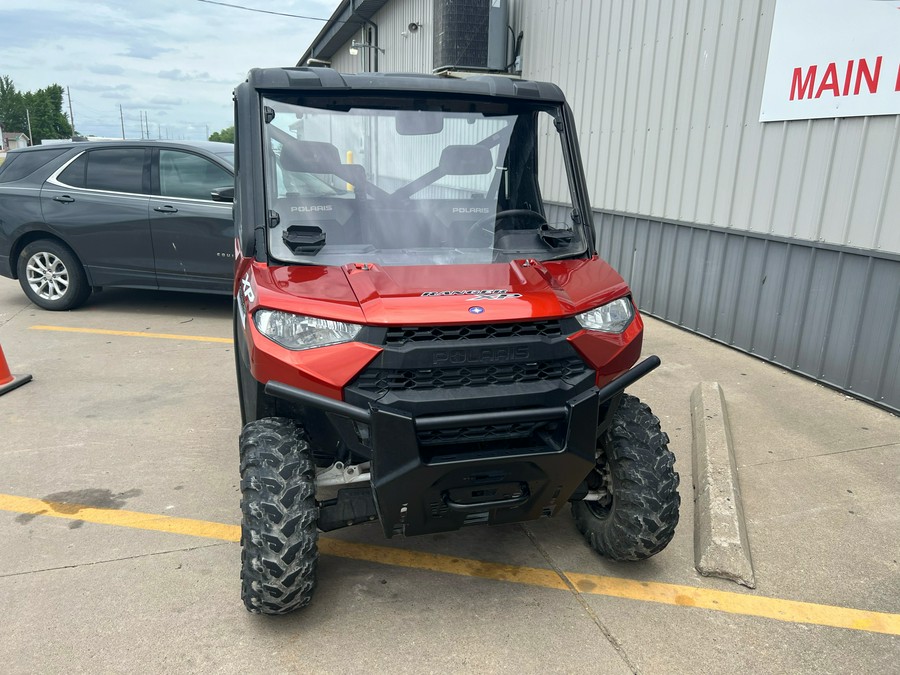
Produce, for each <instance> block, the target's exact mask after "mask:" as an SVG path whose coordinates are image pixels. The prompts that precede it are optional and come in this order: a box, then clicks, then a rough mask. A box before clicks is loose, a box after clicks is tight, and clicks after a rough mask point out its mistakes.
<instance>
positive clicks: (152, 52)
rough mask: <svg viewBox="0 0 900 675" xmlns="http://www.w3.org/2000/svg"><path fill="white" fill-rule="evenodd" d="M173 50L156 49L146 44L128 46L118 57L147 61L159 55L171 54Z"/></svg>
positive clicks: (166, 48) (165, 48)
mask: <svg viewBox="0 0 900 675" xmlns="http://www.w3.org/2000/svg"><path fill="white" fill-rule="evenodd" d="M173 51H175V50H174V49H171V48H169V47H156V46H154V45H148V44H140V45H129V47H128V49H127V50H126V51H124V52H120V53H119V54H118V55H119V56H130V57H132V58H135V59H147V60H148V61H149V60H152V59H155V58H156V57H157V56H159V55H160V54H165V53H166V52H173Z"/></svg>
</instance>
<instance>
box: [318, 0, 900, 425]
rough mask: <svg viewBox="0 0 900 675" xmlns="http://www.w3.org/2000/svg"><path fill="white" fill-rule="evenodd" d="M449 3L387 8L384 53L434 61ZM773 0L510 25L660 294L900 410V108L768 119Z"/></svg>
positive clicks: (772, 353) (344, 67) (614, 224)
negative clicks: (441, 7) (762, 116)
mask: <svg viewBox="0 0 900 675" xmlns="http://www.w3.org/2000/svg"><path fill="white" fill-rule="evenodd" d="M432 7H433V5H432V0H393V1H392V2H389V3H388V4H387V5H386V6H385V7H384V8H383V9H382V10H381V11H380V12H379V14H378V15H377V16H376V17H375V21H376V22H377V23H378V24H379V30H380V34H379V42H380V45H381V46H382V47H384V48H385V49H386V54H385V55H382V56H380V70H383V71H395V72H403V71H407V72H431V68H432V42H431V41H432V35H433V32H432V27H431V17H432ZM774 8H775V0H734V1H733V2H716V1H715V0H672V1H671V2H664V1H663V0H632V1H629V2H625V1H624V0H617V1H611V0H603V1H593V2H583V1H581V0H510V23H511V25H512V26H513V28H514V30H515V32H516V33H518V32H519V31H523V32H524V41H523V45H522V56H523V76H524V77H526V78H531V79H538V80H550V81H553V82H556V83H558V84H560V86H561V87H562V88H563V90H564V91H565V92H566V94H567V96H568V98H569V101H570V104H571V105H572V108H573V110H574V112H575V116H576V119H577V121H578V124H579V129H580V134H579V135H580V141H581V151H582V156H583V158H584V165H585V170H586V172H587V174H588V184H589V186H590V187H591V200H592V203H593V205H594V207H595V209H597V210H598V213H597V214H596V216H595V221H596V224H597V229H598V233H599V241H600V251H601V255H603V256H604V257H605V258H606V259H607V260H609V261H610V263H611V264H612V265H613V266H614V267H615V268H616V269H618V270H619V272H620V273H621V274H622V276H623V277H624V278H625V279H626V280H627V281H628V282H629V283H630V284H631V286H632V288H633V289H634V291H635V296H636V298H637V300H638V302H639V305H640V306H641V309H642V310H643V311H645V312H647V313H648V314H651V315H653V316H657V317H659V318H662V319H665V320H667V321H670V322H672V323H675V324H678V325H680V326H683V327H685V328H688V329H690V330H694V331H696V332H698V333H701V334H703V335H706V336H708V337H711V338H713V339H715V340H717V341H720V342H723V343H725V344H728V345H731V346H733V347H736V348H738V349H741V350H744V351H746V352H749V353H751V354H754V355H757V356H759V357H761V358H764V359H766V360H769V361H772V362H774V363H777V364H779V365H782V366H784V367H786V368H789V369H791V370H795V371H797V372H800V373H803V374H805V375H808V376H810V377H813V378H815V379H817V380H820V381H822V382H825V383H828V384H830V385H833V386H835V387H838V388H840V389H844V390H846V391H848V392H852V393H854V394H855V395H857V396H860V397H862V398H865V399H868V400H871V401H874V402H876V403H878V404H880V405H883V406H885V407H888V408H891V409H893V410H895V411H900V324H898V322H900V319H898V315H900V257H898V256H897V255H896V254H898V253H900V161H898V157H897V156H898V154H900V149H898V146H900V115H898V116H880V117H871V118H865V117H861V118H844V119H834V120H827V119H826V120H798V121H792V122H776V123H768V124H765V125H763V124H761V123H759V122H758V115H759V107H760V101H761V97H762V87H763V81H764V78H765V65H766V58H767V53H768V45H769V37H770V34H771V29H772V16H773V13H774ZM420 15H421V17H428V18H427V19H426V18H421V17H420ZM411 21H418V22H420V23H422V24H423V26H422V28H421V29H420V30H419V31H418V33H417V35H416V36H415V38H414V39H415V40H416V42H413V38H412V37H407V38H404V37H402V36H401V35H400V33H401V32H402V31H403V30H405V28H406V25H408V24H409V23H410V22H411ZM358 39H362V37H360V38H358ZM348 46H349V45H348ZM333 63H334V67H335V68H336V69H338V70H341V71H342V72H358V71H360V70H365V69H366V66H365V61H363V60H361V59H360V57H350V56H349V54H347V50H346V49H342V50H340V53H339V54H336V55H335V57H334V61H333ZM542 184H544V181H543V180H542ZM558 187H559V184H558V183H554V184H553V188H552V189H551V188H549V187H548V188H547V189H546V192H547V193H548V194H556V193H559V192H560V191H559V190H558V189H556V188H558ZM623 214H640V215H623ZM550 219H551V220H553V219H554V216H553V215H552V214H550ZM832 244H833V245H834V246H832ZM846 247H856V249H858V250H854V249H853V248H846ZM864 249H871V251H866V250H864ZM870 253H871V255H870Z"/></svg>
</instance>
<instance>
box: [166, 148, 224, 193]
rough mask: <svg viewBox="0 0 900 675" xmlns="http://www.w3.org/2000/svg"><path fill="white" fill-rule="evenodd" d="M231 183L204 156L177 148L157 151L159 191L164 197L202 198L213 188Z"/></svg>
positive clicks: (222, 170)
mask: <svg viewBox="0 0 900 675" xmlns="http://www.w3.org/2000/svg"><path fill="white" fill-rule="evenodd" d="M229 185H234V177H233V176H232V175H231V174H230V173H228V172H227V171H226V170H225V169H223V168H222V167H220V166H219V165H218V164H213V163H212V162H211V161H209V160H208V159H205V158H204V157H200V156H198V155H194V154H192V153H190V152H181V151H179V150H160V151H159V192H160V194H161V195H163V196H165V197H183V198H187V199H205V200H207V201H211V200H212V197H211V196H210V192H212V191H213V190H215V189H216V188H221V187H228V186H229Z"/></svg>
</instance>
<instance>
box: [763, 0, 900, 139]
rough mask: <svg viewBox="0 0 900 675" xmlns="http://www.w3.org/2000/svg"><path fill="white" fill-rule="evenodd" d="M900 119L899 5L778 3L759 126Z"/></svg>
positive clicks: (813, 0)
mask: <svg viewBox="0 0 900 675" xmlns="http://www.w3.org/2000/svg"><path fill="white" fill-rule="evenodd" d="M897 114H900V0H777V4H776V5H775V17H774V19H773V24H772V39H771V41H770V42H769V60H768V63H767V64H766V83H765V86H764V88H763V96H762V106H761V108H760V111H759V121H760V122H774V121H777V120H800V119H818V118H822V117H858V116H861V115H897Z"/></svg>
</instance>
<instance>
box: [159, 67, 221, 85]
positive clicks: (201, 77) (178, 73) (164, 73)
mask: <svg viewBox="0 0 900 675" xmlns="http://www.w3.org/2000/svg"><path fill="white" fill-rule="evenodd" d="M157 75H159V76H160V77H161V78H163V79H164V80H178V81H181V82H185V81H189V80H190V81H192V82H196V81H201V82H205V81H208V80H209V73H197V72H192V73H186V72H184V71H183V70H179V69H178V68H175V69H174V70H161V71H159V73H157Z"/></svg>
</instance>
